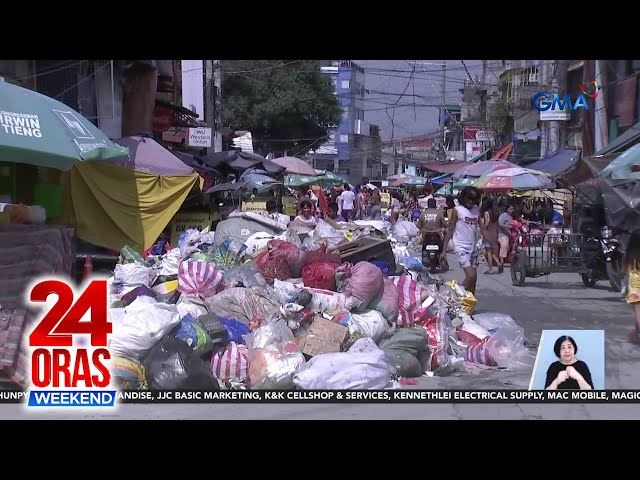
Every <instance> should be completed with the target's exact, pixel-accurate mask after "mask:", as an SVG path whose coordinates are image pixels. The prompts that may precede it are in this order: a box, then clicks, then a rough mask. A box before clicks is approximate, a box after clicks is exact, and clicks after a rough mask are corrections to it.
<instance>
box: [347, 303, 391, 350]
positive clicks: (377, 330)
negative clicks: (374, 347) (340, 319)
mask: <svg viewBox="0 0 640 480" xmlns="http://www.w3.org/2000/svg"><path fill="white" fill-rule="evenodd" d="M388 328H389V324H388V323H387V321H386V320H385V318H384V317H383V316H382V314H381V313H380V312H378V311H377V310H367V311H365V312H362V313H352V314H351V323H350V324H349V333H350V334H351V335H354V334H356V333H360V334H362V335H364V336H365V337H369V338H372V339H373V341H374V342H376V343H377V342H378V340H380V339H381V338H382V336H383V335H384V334H385V333H387V330H388Z"/></svg>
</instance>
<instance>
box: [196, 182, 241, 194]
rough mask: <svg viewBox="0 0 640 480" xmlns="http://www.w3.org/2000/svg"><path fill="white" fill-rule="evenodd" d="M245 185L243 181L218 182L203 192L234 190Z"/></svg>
mask: <svg viewBox="0 0 640 480" xmlns="http://www.w3.org/2000/svg"><path fill="white" fill-rule="evenodd" d="M245 187H246V184H245V183H244V182H234V183H220V184H218V185H216V186H215V187H211V188H210V189H209V190H207V191H206V192H204V193H216V192H234V191H236V190H240V189H243V188H245Z"/></svg>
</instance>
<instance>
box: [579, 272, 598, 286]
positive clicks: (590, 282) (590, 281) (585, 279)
mask: <svg viewBox="0 0 640 480" xmlns="http://www.w3.org/2000/svg"><path fill="white" fill-rule="evenodd" d="M580 276H581V277H582V283H584V286H585V287H589V288H593V287H595V285H596V279H595V278H594V277H591V276H590V275H589V274H588V273H581V274H580Z"/></svg>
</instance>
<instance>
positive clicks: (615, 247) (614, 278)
mask: <svg viewBox="0 0 640 480" xmlns="http://www.w3.org/2000/svg"><path fill="white" fill-rule="evenodd" d="M600 248H601V250H602V254H603V255H604V257H605V260H606V262H607V263H606V272H607V278H608V279H609V283H610V284H611V288H613V290H614V291H616V292H619V291H621V290H622V261H623V258H624V252H623V248H622V244H621V243H620V240H618V239H617V238H615V237H614V236H613V231H612V230H611V228H609V227H606V226H605V227H602V229H601V230H600Z"/></svg>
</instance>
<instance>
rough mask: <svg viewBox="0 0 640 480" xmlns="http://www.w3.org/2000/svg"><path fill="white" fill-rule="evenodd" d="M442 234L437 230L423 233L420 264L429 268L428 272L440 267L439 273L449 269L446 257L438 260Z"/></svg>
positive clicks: (434, 271)
mask: <svg viewBox="0 0 640 480" xmlns="http://www.w3.org/2000/svg"><path fill="white" fill-rule="evenodd" d="M442 241H443V238H442V234H441V233H439V232H430V233H425V234H424V239H423V241H422V264H423V265H424V266H425V267H427V268H428V269H429V272H430V273H432V274H433V273H436V271H437V270H438V268H440V271H441V273H445V272H447V271H448V270H449V263H448V262H447V260H446V258H445V259H443V260H442V262H440V254H441V252H442Z"/></svg>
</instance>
